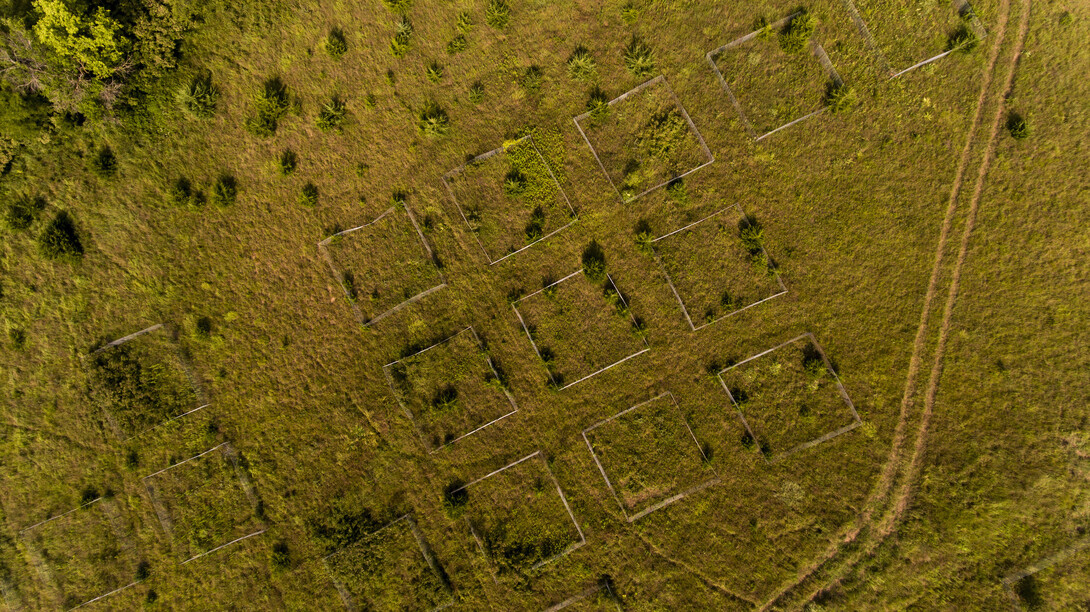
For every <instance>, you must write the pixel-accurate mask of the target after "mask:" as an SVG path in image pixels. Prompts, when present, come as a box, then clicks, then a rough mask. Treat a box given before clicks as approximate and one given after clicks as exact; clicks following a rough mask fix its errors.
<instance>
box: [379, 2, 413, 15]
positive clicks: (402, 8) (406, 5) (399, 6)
mask: <svg viewBox="0 0 1090 612" xmlns="http://www.w3.org/2000/svg"><path fill="white" fill-rule="evenodd" d="M382 3H383V4H385V5H386V8H388V9H389V10H390V11H391V12H394V13H405V12H408V10H409V9H411V8H412V7H413V1H412V0H382Z"/></svg>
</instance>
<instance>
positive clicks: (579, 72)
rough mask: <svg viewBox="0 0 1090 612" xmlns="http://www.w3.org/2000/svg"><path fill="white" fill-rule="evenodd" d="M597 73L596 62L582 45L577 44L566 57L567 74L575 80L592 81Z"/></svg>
mask: <svg viewBox="0 0 1090 612" xmlns="http://www.w3.org/2000/svg"><path fill="white" fill-rule="evenodd" d="M597 75H598V62H596V61H594V56H592V55H591V54H590V51H589V50H587V48H586V47H584V46H583V45H579V46H578V47H576V48H575V50H574V51H572V54H571V56H570V57H568V76H569V77H571V78H572V79H574V80H576V81H593V80H594V77H596V76H597Z"/></svg>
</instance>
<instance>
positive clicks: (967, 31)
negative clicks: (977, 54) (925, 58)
mask: <svg viewBox="0 0 1090 612" xmlns="http://www.w3.org/2000/svg"><path fill="white" fill-rule="evenodd" d="M979 43H980V39H978V38H977V37H976V34H975V33H973V30H972V29H971V28H969V26H968V25H966V24H964V23H962V24H961V25H959V26H958V27H957V28H955V29H954V31H953V32H950V36H948V37H947V39H946V50H947V51H954V50H958V51H962V52H963V53H969V52H971V51H972V50H973V49H975V48H976V46H977V44H979Z"/></svg>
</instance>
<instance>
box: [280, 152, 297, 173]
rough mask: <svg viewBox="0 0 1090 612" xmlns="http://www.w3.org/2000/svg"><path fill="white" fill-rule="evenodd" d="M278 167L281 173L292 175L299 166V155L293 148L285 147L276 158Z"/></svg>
mask: <svg viewBox="0 0 1090 612" xmlns="http://www.w3.org/2000/svg"><path fill="white" fill-rule="evenodd" d="M276 167H277V169H279V170H280V174H282V175H284V176H289V175H291V174H292V173H294V172H295V169H296V168H298V167H299V155H297V154H296V153H295V151H292V150H291V149H284V150H283V151H282V152H281V153H280V157H278V158H277V160H276Z"/></svg>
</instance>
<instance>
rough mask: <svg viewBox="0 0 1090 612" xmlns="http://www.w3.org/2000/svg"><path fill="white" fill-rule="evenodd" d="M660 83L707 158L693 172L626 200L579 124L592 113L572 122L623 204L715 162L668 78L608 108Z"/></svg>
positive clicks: (635, 90) (660, 78) (654, 81)
mask: <svg viewBox="0 0 1090 612" xmlns="http://www.w3.org/2000/svg"><path fill="white" fill-rule="evenodd" d="M658 83H662V84H663V85H664V86H665V87H666V91H667V92H669V93H670V98H671V99H673V101H674V104H675V105H676V106H677V109H678V111H679V112H680V113H681V116H682V117H684V118H685V123H687V124H688V125H689V129H691V130H692V131H693V134H694V135H695V136H696V140H697V142H698V143H699V144H700V148H701V150H702V151H703V152H704V156H705V157H706V158H707V161H705V162H704V163H702V164H700V165H698V166H696V167H695V168H693V169H691V170H688V171H686V172H683V173H681V174H679V175H677V176H675V177H673V178H671V179H669V180H666V181H663V182H661V183H659V184H658V185H655V186H653V187H650V188H648V189H645V190H643V191H641V192H640V193H638V194H636V195H634V196H632V197H631V198H625V197H624V195H622V194H621V190H620V189H619V188H618V187H617V185H616V184H615V183H614V182H613V179H612V178H611V177H610V176H609V171H607V170H606V167H605V165H604V164H603V163H602V159H601V158H600V157H598V151H597V150H595V148H594V145H592V144H591V143H590V139H589V138H588V137H587V133H586V132H584V131H583V126H582V125H580V123H579V122H580V121H584V120H586V119H587V118H588V117H590V115H591V113H590V111H587V112H585V113H583V114H581V115H579V116H577V117H575V118H574V119H572V121H573V122H574V123H575V127H576V129H578V130H579V134H580V135H581V136H582V137H583V142H585V143H587V147H589V148H590V153H591V155H593V156H594V160H595V161H597V162H598V167H599V168H601V169H602V174H605V175H606V180H607V181H609V184H610V186H611V187H613V191H615V192H616V193H617V197H618V198H620V199H621V202H622V203H623V204H628V203H629V202H633V201H635V200H638V199H639V198H642V197H643V196H645V195H647V194H648V193H651V192H652V191H654V190H656V189H659V188H661V187H665V186H666V185H668V184H670V183H672V182H674V181H676V180H678V179H679V178H682V177H685V176H689V175H690V174H692V173H694V172H696V171H697V170H699V169H701V168H703V167H704V166H707V165H708V164H711V163H712V162H714V161H715V155H712V152H711V149H709V148H708V143H706V142H704V137H703V136H702V135H701V134H700V130H698V129H696V124H695V123H693V120H692V118H690V117H689V112H688V111H686V110H685V106H683V105H682V104H681V100H680V99H678V97H677V94H675V93H674V90H673V88H672V87H670V84H669V83H668V82H667V81H666V77H665V76H664V75H661V74H660V75H658V76H657V77H655V78H653V79H651V80H649V81H645V82H644V83H641V84H640V85H637V86H636V87H634V88H633V89H630V90H628V91H626V92H625V93H623V94H621V95H619V96H617V97H616V98H613V99H612V100H610V101H609V102H608V103H607V106H613V105H614V104H616V103H618V102H623V101H624V100H625V99H626V98H628V97H629V96H632V95H634V94H637V93H639V92H640V91H642V90H644V89H646V88H647V87H650V86H652V85H657V84H658Z"/></svg>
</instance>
